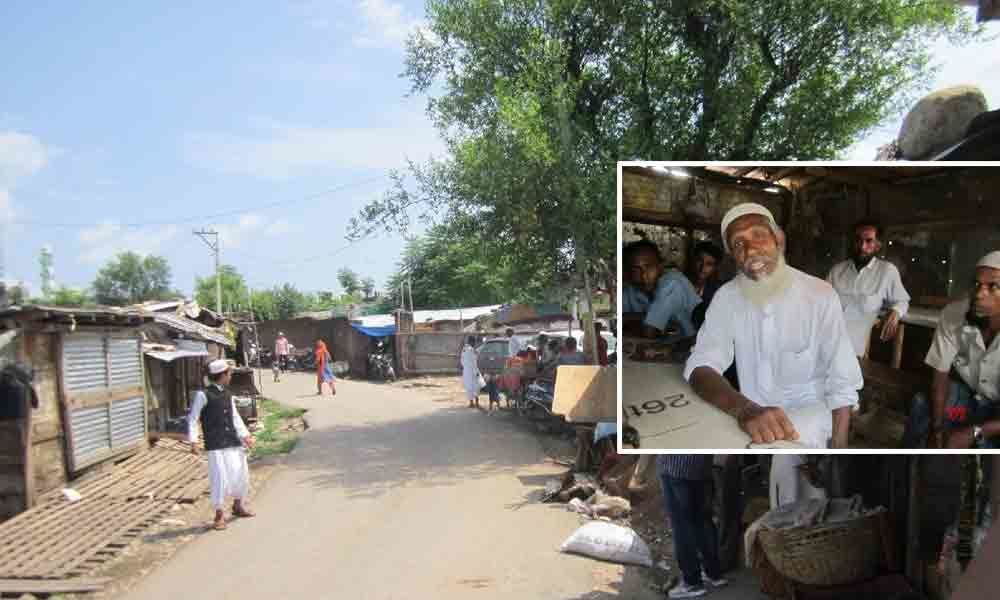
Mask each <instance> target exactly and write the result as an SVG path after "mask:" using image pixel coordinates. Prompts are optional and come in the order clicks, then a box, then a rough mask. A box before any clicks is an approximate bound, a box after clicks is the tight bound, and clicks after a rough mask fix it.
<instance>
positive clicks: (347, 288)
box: [337, 267, 361, 295]
mask: <svg viewBox="0 0 1000 600" xmlns="http://www.w3.org/2000/svg"><path fill="white" fill-rule="evenodd" d="M337 281H339V282H340V287H342V288H344V292H345V293H347V294H352V295H353V294H354V293H355V292H357V291H358V290H360V289H361V281H360V277H358V274H357V273H355V272H354V271H352V270H350V269H348V268H347V267H344V268H342V269H340V270H339V271H337Z"/></svg>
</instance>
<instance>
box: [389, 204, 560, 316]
mask: <svg viewBox="0 0 1000 600" xmlns="http://www.w3.org/2000/svg"><path fill="white" fill-rule="evenodd" d="M463 221H465V219H462V218H459V219H456V220H455V221H454V222H452V223H451V224H449V225H436V226H434V227H432V228H431V229H430V230H429V231H428V232H427V233H426V234H425V235H423V236H420V237H417V238H415V239H412V240H410V241H409V242H407V244H406V247H405V248H404V250H403V256H402V258H401V260H400V262H399V265H398V266H397V269H396V272H395V273H393V274H392V275H391V276H390V277H389V282H388V286H387V293H386V296H387V304H389V305H391V307H393V308H395V307H398V306H400V305H401V302H400V296H399V294H400V285H401V284H402V283H404V282H407V281H409V282H410V283H411V284H412V287H413V305H414V307H415V308H420V309H434V308H455V307H458V306H481V305H487V304H500V303H503V302H507V301H531V300H540V299H543V298H545V297H546V296H547V292H548V291H549V287H550V286H551V285H552V284H553V283H554V281H555V263H556V261H555V260H553V259H548V260H544V257H542V259H538V260H531V261H527V262H524V263H521V262H518V261H517V260H516V259H514V258H512V257H511V256H509V255H506V254H504V253H503V252H502V251H499V250H497V249H496V248H495V247H494V246H493V245H491V244H488V243H485V240H483V239H482V238H481V237H480V236H478V235H477V234H476V233H475V231H474V230H472V229H471V228H470V227H468V226H463V225H467V224H465V223H463ZM408 303H409V296H408V295H407V305H408Z"/></svg>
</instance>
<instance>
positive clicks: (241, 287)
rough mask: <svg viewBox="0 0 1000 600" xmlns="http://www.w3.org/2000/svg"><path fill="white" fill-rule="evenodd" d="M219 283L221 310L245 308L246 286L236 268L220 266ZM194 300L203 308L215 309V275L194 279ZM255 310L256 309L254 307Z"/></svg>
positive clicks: (247, 299) (246, 298)
mask: <svg viewBox="0 0 1000 600" xmlns="http://www.w3.org/2000/svg"><path fill="white" fill-rule="evenodd" d="M219 281H220V282H221V284H222V310H223V311H227V310H235V309H236V308H237V307H247V305H248V302H249V297H248V296H247V284H246V281H245V280H244V279H243V276H242V275H240V274H239V272H238V271H237V270H236V267H234V266H232V265H222V266H220V267H219ZM194 289H195V291H194V298H195V300H196V301H197V302H198V304H200V305H202V306H204V307H205V308H208V309H211V310H215V309H216V306H215V304H216V302H215V300H216V297H215V296H216V295H215V275H214V274H213V275H211V276H209V277H196V278H195V283H194ZM254 308H255V309H256V308H257V307H256V306H254Z"/></svg>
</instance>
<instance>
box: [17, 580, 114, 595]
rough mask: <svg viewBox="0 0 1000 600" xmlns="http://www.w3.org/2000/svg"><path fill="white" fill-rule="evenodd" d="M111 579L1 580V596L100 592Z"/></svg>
mask: <svg viewBox="0 0 1000 600" xmlns="http://www.w3.org/2000/svg"><path fill="white" fill-rule="evenodd" d="M110 581H111V578H109V577H87V578H74V579H0V594H73V593H76V592H99V591H101V590H102V589H104V586H105V585H107V584H108V583H109V582H110Z"/></svg>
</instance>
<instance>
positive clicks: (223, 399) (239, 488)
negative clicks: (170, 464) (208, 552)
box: [188, 359, 254, 530]
mask: <svg viewBox="0 0 1000 600" xmlns="http://www.w3.org/2000/svg"><path fill="white" fill-rule="evenodd" d="M208 376H209V380H210V381H211V383H210V384H209V385H208V387H206V388H205V391H200V390H199V391H197V392H195V394H194V398H193V399H192V402H191V412H190V413H189V414H188V442H189V443H190V444H191V451H192V452H193V453H195V454H197V453H198V446H197V442H198V429H197V424H198V422H199V421H200V422H201V429H202V434H203V436H204V438H205V450H207V451H208V481H209V486H210V488H211V497H212V506H213V507H215V522H214V524H213V528H214V529H219V530H221V529H225V528H226V518H225V512H224V510H223V505H224V503H225V500H226V497H227V496H232V497H233V516H234V517H252V516H254V513H253V512H251V511H250V510H249V509H247V507H246V497H247V494H248V493H249V491H250V472H249V469H248V468H247V455H246V452H244V450H243V448H244V447H246V448H253V444H254V440H253V436H251V435H250V432H249V431H247V428H246V426H245V425H244V424H243V419H242V418H240V414H239V412H237V410H236V403H235V402H234V401H233V394H232V392H231V391H229V389H227V387H226V386H228V385H229V381H230V379H231V374H230V371H229V363H227V362H226V361H225V360H221V359H220V360H214V361H212V362H211V363H209V365H208Z"/></svg>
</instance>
